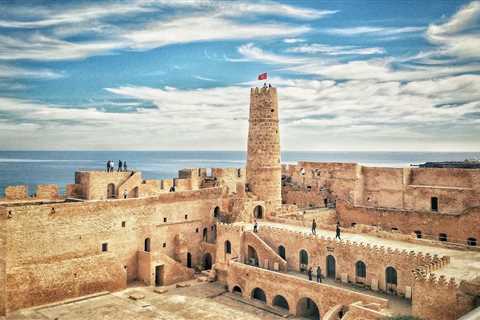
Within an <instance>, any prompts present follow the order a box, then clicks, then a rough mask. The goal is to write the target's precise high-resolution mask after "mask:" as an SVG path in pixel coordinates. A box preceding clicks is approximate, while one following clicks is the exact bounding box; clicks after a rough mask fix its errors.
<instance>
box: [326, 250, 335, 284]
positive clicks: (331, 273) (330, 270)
mask: <svg viewBox="0 0 480 320" xmlns="http://www.w3.org/2000/svg"><path fill="white" fill-rule="evenodd" d="M327 277H328V278H332V279H335V277H336V270H335V257H334V256H331V255H328V256H327Z"/></svg>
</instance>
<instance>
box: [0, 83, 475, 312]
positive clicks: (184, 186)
mask: <svg viewBox="0 0 480 320" xmlns="http://www.w3.org/2000/svg"><path fill="white" fill-rule="evenodd" d="M250 99H251V100H250V101H251V102H250V121H249V134H248V155H247V165H246V169H245V168H213V169H209V170H207V169H204V168H196V169H184V170H181V171H180V172H179V174H178V178H175V179H166V180H144V179H143V178H142V174H141V172H138V171H130V172H100V171H80V172H76V173H75V184H71V185H68V186H67V187H66V193H65V195H60V194H59V192H58V187H57V186H55V185H39V186H38V187H37V190H36V196H35V197H34V198H32V197H28V190H27V188H26V187H25V186H12V187H8V188H6V190H5V198H4V199H1V202H0V317H1V315H4V316H5V315H6V316H7V318H10V317H12V319H17V318H15V315H16V314H18V312H20V311H21V310H24V309H26V308H32V307H35V306H40V305H45V304H50V305H51V304H52V303H53V304H55V303H58V302H59V301H63V300H66V299H70V300H69V301H75V299H86V298H82V297H85V296H88V295H92V294H97V293H102V292H112V293H115V292H122V290H126V289H127V288H129V287H131V286H132V285H137V286H143V287H148V288H152V290H153V288H155V287H157V288H158V287H168V286H170V285H172V284H179V283H180V284H182V283H185V282H188V281H190V280H192V279H197V280H196V281H197V282H200V281H202V282H205V284H210V285H213V284H215V285H218V286H220V287H221V288H222V290H223V291H224V292H226V294H229V296H230V297H231V299H237V300H238V301H242V303H244V304H245V306H247V305H249V306H253V308H254V309H255V310H263V311H262V312H263V313H262V314H263V315H265V316H262V315H258V313H256V314H257V315H258V316H256V317H253V318H251V319H262V318H264V319H277V318H275V317H274V316H279V317H278V319H280V316H281V317H299V318H307V319H330V320H331V319H342V320H355V319H356V320H368V319H385V317H387V316H391V315H395V314H404V315H412V316H416V317H419V318H421V319H424V320H454V319H459V318H460V317H461V319H479V317H480V316H479V315H478V314H479V309H478V308H477V307H478V306H479V304H480V250H479V249H478V247H477V241H478V240H479V239H480V226H479V222H480V170H477V169H453V168H449V169H431V168H380V167H378V168H377V167H366V166H362V165H358V164H353V163H315V162H299V163H298V164H296V165H282V164H281V159H280V142H279V141H280V139H279V120H278V114H279V108H278V98H277V89H276V88H261V89H259V88H253V89H251V93H250ZM172 186H175V191H174V192H169V191H170V188H171V187H172ZM125 191H126V192H127V193H128V197H127V198H126V199H124V196H123V194H124V193H125ZM313 219H315V220H316V223H317V232H316V234H315V235H314V234H312V232H311V231H310V226H311V223H312V220H313ZM254 221H257V222H258V232H253V223H254ZM337 221H338V222H339V223H340V225H341V228H342V234H341V237H342V240H338V239H335V225H336V223H337ZM310 267H311V268H312V269H313V271H314V275H313V280H312V281H309V280H308V278H307V276H306V273H305V272H306V270H307V269H308V268H310ZM317 267H320V268H321V274H322V276H321V280H322V282H321V283H318V282H316V281H315V280H316V270H317ZM192 288H193V287H192ZM192 290H193V289H192ZM158 292H161V291H158ZM83 301H86V300H83ZM160 309H161V307H160ZM192 312H193V311H192ZM255 312H256V311H255ZM26 318H27V317H19V318H18V319H26ZM47 318H48V317H47ZM210 318H211V319H217V318H218V319H220V317H219V316H218V317H217V316H211V317H210ZM231 318H234V317H233V316H232V317H231ZM39 319H45V318H39ZM52 319H53V318H52ZM58 319H72V317H69V316H67V317H63V318H62V317H59V318H58ZM125 319H126V318H125ZM128 319H130V318H128ZM131 319H137V317H132V318H131ZM138 319H147V318H140V317H139V318H138ZM185 319H190V318H188V317H185ZM222 319H223V318H222ZM225 319H228V317H227V318H225ZM238 319H243V317H240V318H238ZM245 319H246V318H245ZM249 319H250V318H249Z"/></svg>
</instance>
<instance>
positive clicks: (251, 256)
mask: <svg viewBox="0 0 480 320" xmlns="http://www.w3.org/2000/svg"><path fill="white" fill-rule="evenodd" d="M247 263H248V264H249V265H252V266H256V267H258V255H257V251H256V250H255V249H254V248H253V247H252V246H248V248H247Z"/></svg>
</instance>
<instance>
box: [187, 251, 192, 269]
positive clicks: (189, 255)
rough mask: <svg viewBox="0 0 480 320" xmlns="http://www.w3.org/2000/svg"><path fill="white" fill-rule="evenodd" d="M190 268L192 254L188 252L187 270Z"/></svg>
mask: <svg viewBox="0 0 480 320" xmlns="http://www.w3.org/2000/svg"><path fill="white" fill-rule="evenodd" d="M191 267H192V254H191V253H190V252H187V268H191Z"/></svg>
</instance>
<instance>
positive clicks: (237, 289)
mask: <svg viewBox="0 0 480 320" xmlns="http://www.w3.org/2000/svg"><path fill="white" fill-rule="evenodd" d="M232 292H233V293H236V294H239V295H242V288H240V287H239V286H235V287H233V290H232Z"/></svg>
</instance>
